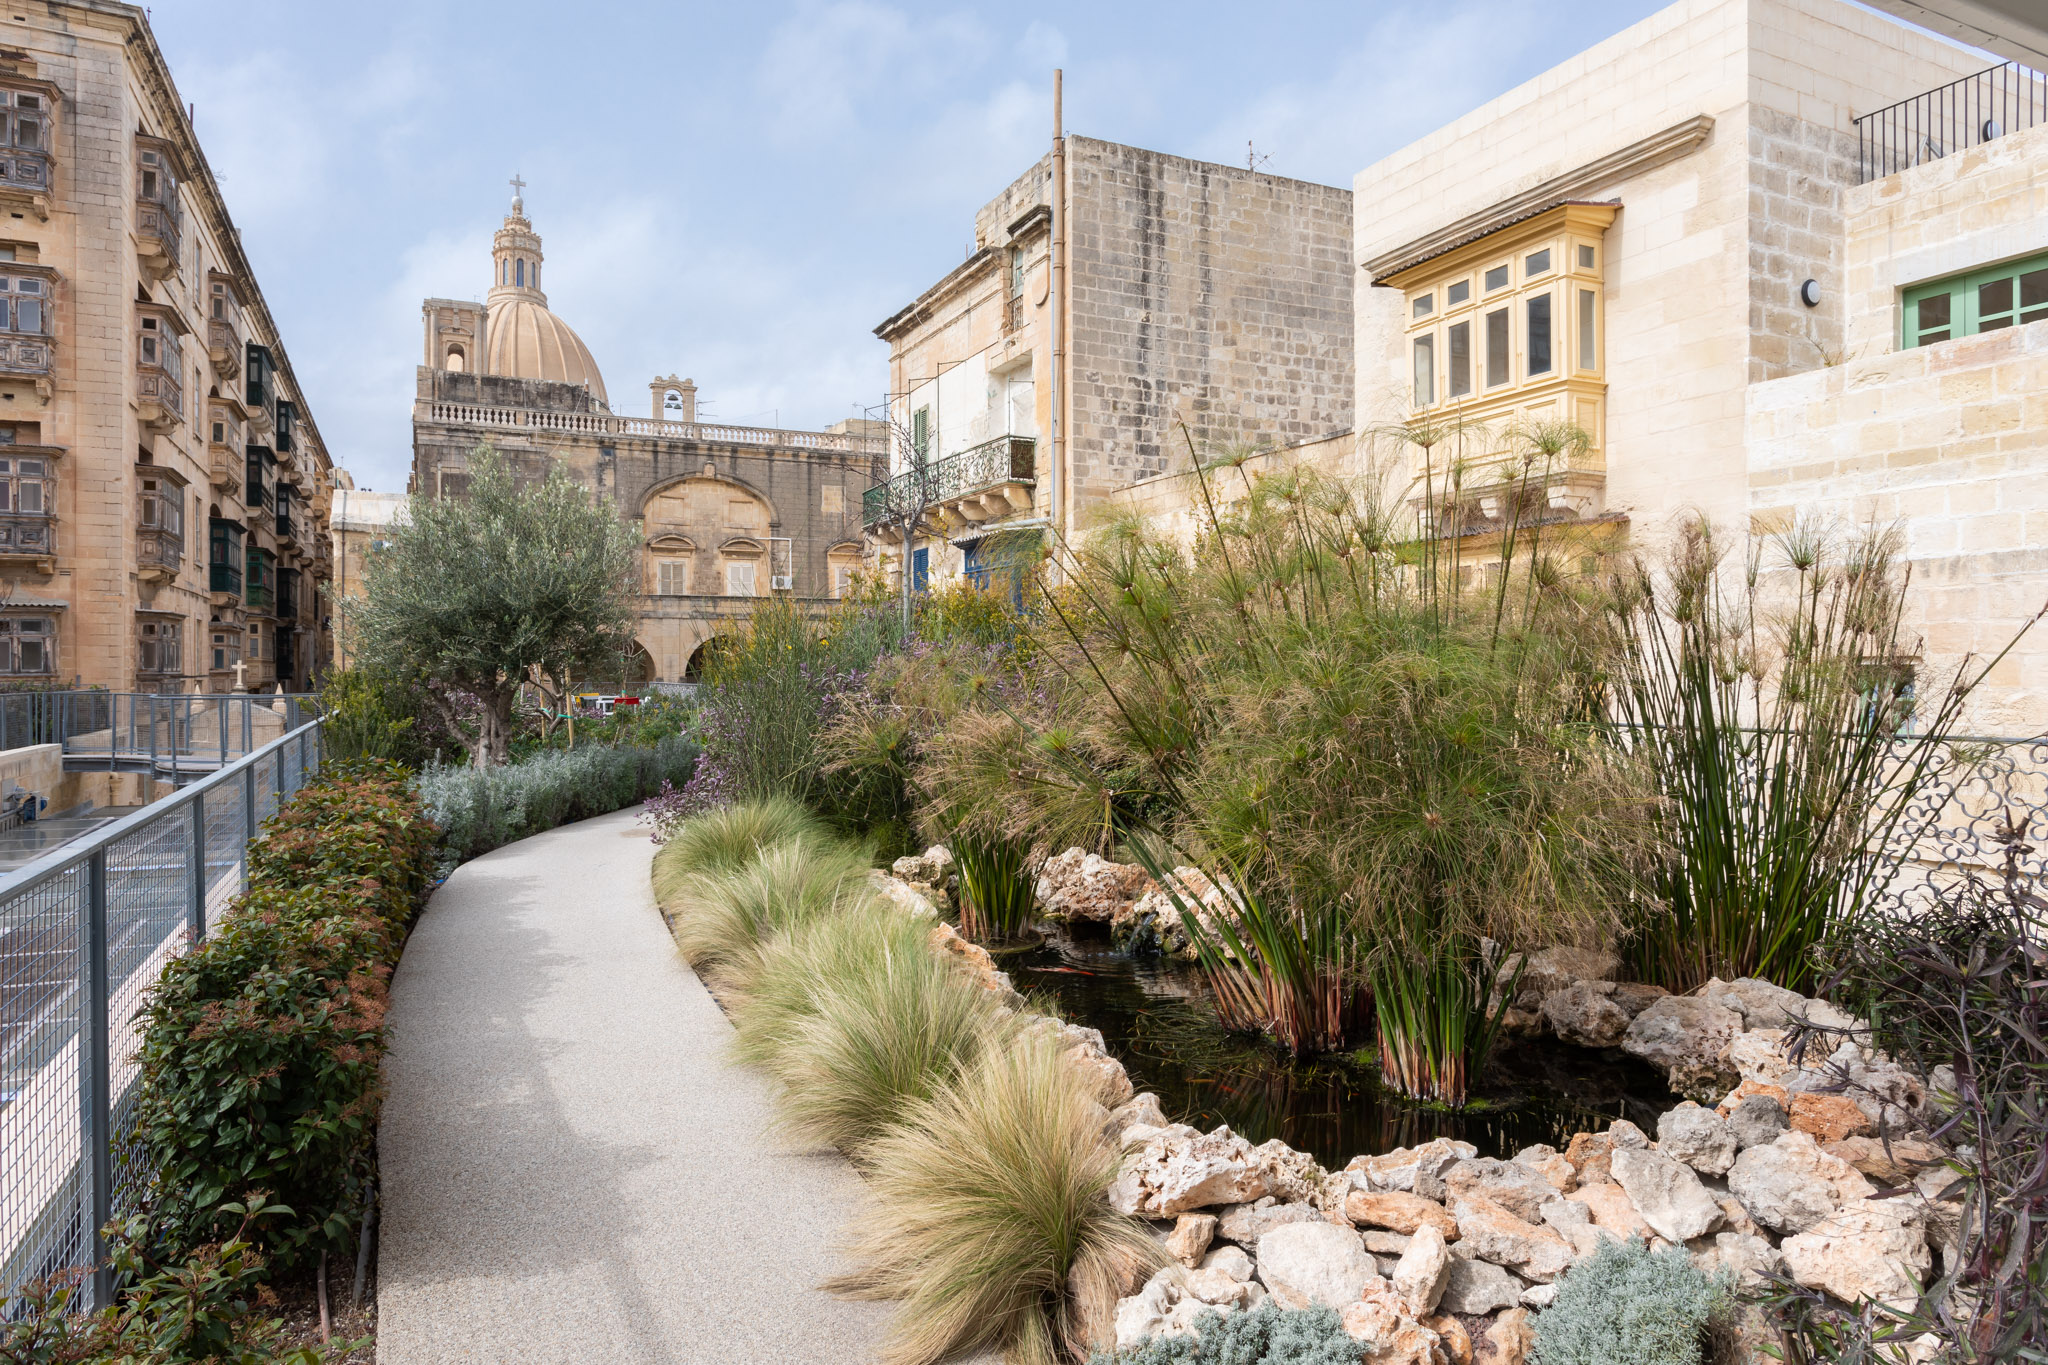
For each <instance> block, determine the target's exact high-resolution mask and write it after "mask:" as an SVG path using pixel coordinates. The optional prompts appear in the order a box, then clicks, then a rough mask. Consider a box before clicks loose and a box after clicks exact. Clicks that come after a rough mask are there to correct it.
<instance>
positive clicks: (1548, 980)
mask: <svg viewBox="0 0 2048 1365" xmlns="http://www.w3.org/2000/svg"><path fill="white" fill-rule="evenodd" d="M1518 970H1519V971H1520V973H1521V976H1520V978H1519V980H1517V978H1516V975H1515V973H1516V972H1517V971H1518ZM1620 970H1621V959H1620V958H1618V957H1616V956H1615V955H1614V954H1613V953H1609V952H1602V951H1599V950H1595V949H1588V948H1541V949H1538V950H1537V951H1536V952H1533V953H1530V954H1529V956H1528V961H1527V963H1526V964H1525V963H1524V962H1523V959H1522V955H1521V954H1520V953H1516V954H1514V955H1513V956H1511V957H1509V958H1508V959H1507V960H1506V961H1505V962H1503V963H1502V964H1501V968H1500V971H1499V973H1498V975H1497V976H1496V984H1497V985H1498V986H1499V988H1500V989H1502V990H1506V989H1507V985H1508V983H1509V982H1510V981H1515V983H1516V984H1515V999H1514V1003H1515V1005H1516V1006H1517V1007H1519V1008H1521V1009H1525V1010H1535V1009H1540V1008H1542V1005H1543V1002H1544V1000H1545V999H1546V998H1548V997H1549V996H1550V994H1551V993H1552V992H1554V991H1561V990H1564V989H1565V988H1566V987H1568V986H1570V985H1572V984H1573V983H1574V982H1578V981H1612V980H1613V979H1614V975H1615V973H1617V972H1619V971H1620Z"/></svg>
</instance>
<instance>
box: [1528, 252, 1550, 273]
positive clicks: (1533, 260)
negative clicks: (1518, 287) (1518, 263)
mask: <svg viewBox="0 0 2048 1365" xmlns="http://www.w3.org/2000/svg"><path fill="white" fill-rule="evenodd" d="M1549 269H1550V248H1549V247H1545V248H1543V250H1541V251H1537V252H1532V253H1530V256H1529V259H1528V260H1526V261H1523V262H1522V278H1524V279H1527V278H1528V277H1529V276H1531V275H1541V274H1543V273H1544V272H1546V271H1548V270H1549Z"/></svg>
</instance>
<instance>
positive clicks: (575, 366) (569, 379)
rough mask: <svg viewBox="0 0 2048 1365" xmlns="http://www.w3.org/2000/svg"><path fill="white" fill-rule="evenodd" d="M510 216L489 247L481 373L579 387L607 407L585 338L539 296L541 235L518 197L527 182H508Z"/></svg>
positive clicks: (515, 180)
mask: <svg viewBox="0 0 2048 1365" xmlns="http://www.w3.org/2000/svg"><path fill="white" fill-rule="evenodd" d="M511 183H512V211H511V212H510V213H508V214H506V215H505V225H504V226H503V227H501V228H499V229H498V232H497V235H496V237H495V238H493V240H492V244H491V289H490V293H489V294H487V295H485V300H484V301H485V305H486V307H487V310H488V312H487V320H486V327H487V334H488V341H487V343H486V350H485V356H484V363H485V371H486V373H489V374H497V375H506V376H508V377H511V378H514V379H545V380H550V381H552V382H554V383H558V384H581V385H582V386H584V387H585V388H587V389H589V390H590V392H591V393H592V394H594V395H595V396H596V397H597V399H598V401H599V402H602V403H605V404H606V406H610V400H609V398H608V397H607V396H606V394H605V389H604V376H603V375H601V374H600V373H598V368H597V361H596V360H595V359H594V358H593V357H592V356H591V354H590V348H589V347H588V346H585V345H584V344H583V338H581V337H579V336H577V335H576V332H575V330H574V329H573V328H571V327H570V326H569V324H568V323H566V322H563V321H562V320H561V319H560V318H558V317H556V316H555V315H554V314H553V313H551V312H549V311H548V296H547V295H546V294H544V293H542V292H541V287H540V267H541V260H542V256H541V250H540V234H539V233H537V232H535V231H534V230H533V224H532V223H531V222H529V221H528V220H527V217H526V201H525V198H524V196H523V194H522V193H521V192H522V191H523V190H524V189H525V188H526V182H525V181H524V180H521V179H520V178H519V177H518V176H514V177H513V178H512V182H511Z"/></svg>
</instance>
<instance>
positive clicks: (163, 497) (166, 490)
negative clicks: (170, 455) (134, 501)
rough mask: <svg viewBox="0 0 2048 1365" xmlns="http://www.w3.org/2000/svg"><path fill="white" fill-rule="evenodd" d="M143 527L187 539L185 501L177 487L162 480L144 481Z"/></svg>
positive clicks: (151, 479) (149, 479)
mask: <svg viewBox="0 0 2048 1365" xmlns="http://www.w3.org/2000/svg"><path fill="white" fill-rule="evenodd" d="M140 512H141V516H142V527H143V529H144V530H146V531H162V532H163V533H164V534H165V535H169V536H175V537H177V538H178V539H179V540H183V539H184V538H185V499H184V496H183V495H182V494H181V493H180V491H179V489H178V487H177V485H175V484H172V483H170V482H168V481H166V480H164V479H160V478H145V479H144V480H143V481H142V506H141V509H140Z"/></svg>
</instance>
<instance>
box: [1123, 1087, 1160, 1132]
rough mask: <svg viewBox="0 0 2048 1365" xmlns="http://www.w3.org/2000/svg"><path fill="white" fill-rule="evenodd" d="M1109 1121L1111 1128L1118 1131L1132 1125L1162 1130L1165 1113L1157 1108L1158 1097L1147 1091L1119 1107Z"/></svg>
mask: <svg viewBox="0 0 2048 1365" xmlns="http://www.w3.org/2000/svg"><path fill="white" fill-rule="evenodd" d="M1109 1119H1110V1125H1111V1127H1112V1128H1114V1129H1118V1130H1121V1129H1125V1128H1129V1127H1130V1126H1131V1125H1132V1124H1134V1123H1142V1124H1146V1125H1148V1126H1150V1127H1153V1128H1164V1127H1165V1126H1166V1111H1165V1110H1163V1109H1161V1108H1160V1107H1159V1097H1158V1096H1157V1095H1155V1094H1153V1093H1152V1092H1151V1091H1149V1090H1147V1091H1146V1092H1145V1093H1144V1094H1142V1095H1137V1096H1134V1097H1132V1098H1131V1099H1130V1100H1129V1101H1128V1102H1127V1103H1125V1104H1123V1105H1121V1106H1119V1107H1118V1108H1117V1109H1116V1111H1115V1112H1114V1113H1112V1114H1111V1115H1110V1116H1109Z"/></svg>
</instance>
